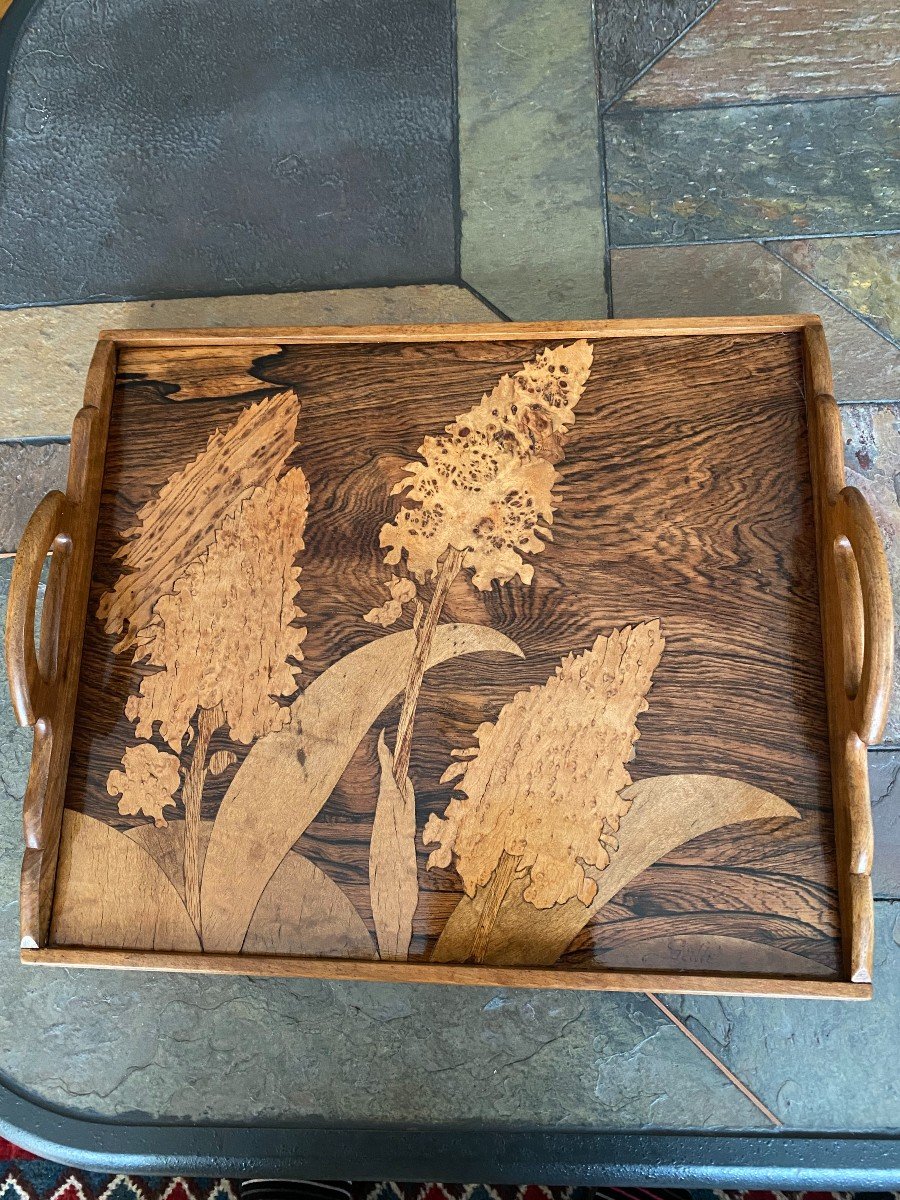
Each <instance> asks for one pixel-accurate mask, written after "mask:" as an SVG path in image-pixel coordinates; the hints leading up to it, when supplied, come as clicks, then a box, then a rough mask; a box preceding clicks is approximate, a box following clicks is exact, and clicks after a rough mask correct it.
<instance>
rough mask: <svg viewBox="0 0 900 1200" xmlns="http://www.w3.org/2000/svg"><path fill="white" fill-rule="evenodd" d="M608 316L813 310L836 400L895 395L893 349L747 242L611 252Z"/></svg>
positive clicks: (898, 358) (897, 375)
mask: <svg viewBox="0 0 900 1200" xmlns="http://www.w3.org/2000/svg"><path fill="white" fill-rule="evenodd" d="M612 293H613V315H614V316H616V317H678V316H682V317H701V316H707V317H716V316H731V315H746V316H755V315H757V314H760V313H782V312H812V313H818V315H819V316H820V317H821V318H822V321H823V323H824V325H825V333H826V335H827V338H828V346H829V349H830V352H831V362H832V368H833V370H834V386H835V394H836V395H837V398H838V400H839V401H847V400H900V350H898V349H897V348H896V347H895V346H893V345H892V344H891V343H890V342H888V341H886V340H885V339H884V338H883V337H882V336H881V335H880V334H878V333H876V332H875V331H874V330H872V329H870V328H869V327H868V326H867V325H865V324H864V323H863V322H862V321H860V320H858V319H857V318H856V317H854V316H853V315H852V314H851V313H849V312H847V311H846V309H844V308H842V307H841V306H840V305H839V304H836V303H835V302H834V301H833V300H831V299H830V298H829V297H828V296H826V295H825V294H824V292H822V291H821V290H820V289H819V288H817V287H814V286H813V285H812V284H811V283H808V282H807V281H806V280H805V279H803V278H802V277H801V276H800V275H798V274H797V272H796V271H794V270H792V269H791V268H790V267H788V266H786V265H785V263H784V262H782V261H781V259H779V258H777V257H775V256H774V255H772V254H770V253H768V252H767V250H765V249H763V247H762V246H760V245H758V244H757V243H755V242H738V243H733V244H731V245H712V246H703V245H699V246H669V247H663V246H660V247H654V248H652V249H640V248H637V247H635V248H631V249H624V250H614V251H613V252H612Z"/></svg>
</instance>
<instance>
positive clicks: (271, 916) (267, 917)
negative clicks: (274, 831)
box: [125, 821, 375, 958]
mask: <svg viewBox="0 0 900 1200" xmlns="http://www.w3.org/2000/svg"><path fill="white" fill-rule="evenodd" d="M212 826H213V823H212V821H204V822H203V823H202V825H201V827H200V838H199V847H200V857H199V867H200V871H201V873H202V870H203V863H204V861H205V859H206V851H207V848H208V846H209V840H210V837H211V836H212ZM184 834H185V822H183V821H173V822H172V823H171V824H169V825H164V826H161V827H157V826H154V825H136V826H134V828H132V829H128V830H125V836H126V837H127V838H130V839H132V840H133V841H134V842H136V843H137V844H138V845H139V846H140V847H141V848H142V849H143V850H145V851H146V852H147V853H148V854H149V855H150V856H151V857H152V858H153V859H154V861H155V862H156V864H157V865H158V866H159V868H160V869H161V870H162V872H163V873H164V874H165V876H166V878H167V879H168V880H169V882H170V883H171V884H172V886H173V887H174V888H175V890H176V892H177V893H178V895H179V896H180V897H181V899H182V901H186V893H185V873H184V861H185V854H184ZM243 952H244V953H247V954H292V955H297V956H316V955H331V956H333V957H337V958H374V957H375V946H374V945H373V943H372V939H371V938H370V937H369V933H368V930H367V929H366V926H365V923H364V922H363V921H362V919H361V918H360V916H359V914H358V913H357V911H356V909H355V908H354V907H353V905H352V904H351V903H350V901H349V900H348V898H347V897H346V896H345V895H344V893H343V892H342V891H341V889H340V888H339V887H338V886H337V885H336V884H335V883H334V881H333V880H331V879H329V877H328V876H327V875H326V874H324V872H322V871H320V870H319V868H318V867H317V866H315V865H314V864H313V863H311V862H310V861H309V859H308V858H304V857H303V856H302V855H300V854H288V855H287V856H286V857H285V858H284V859H283V861H282V862H281V864H280V866H279V867H278V869H277V870H276V871H275V874H274V875H273V876H272V878H271V879H270V880H269V882H268V884H267V886H266V888H265V890H264V891H263V894H262V896H260V898H259V903H258V904H257V906H256V908H255V910H254V912H253V917H252V920H251V921H250V926H249V928H248V930H247V936H246V937H245V939H244V945H243Z"/></svg>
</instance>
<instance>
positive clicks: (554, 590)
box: [7, 316, 893, 998]
mask: <svg viewBox="0 0 900 1200" xmlns="http://www.w3.org/2000/svg"><path fill="white" fill-rule="evenodd" d="M831 390H832V385H831V374H830V369H829V364H828V354H827V349H826V345H825V339H824V336H823V333H822V328H821V325H820V323H819V321H818V319H817V318H815V317H805V316H801V317H796V316H789V317H761V318H751V319H737V318H736V319H725V320H719V319H716V320H700V321H669V322H659V321H608V322H598V323H593V324H590V323H588V324H555V325H553V324H550V325H547V324H543V325H493V324H492V325H469V326H427V327H414V328H393V327H391V328H359V329H353V328H340V329H293V330H290V329H287V330H259V329H254V330H194V331H167V332H157V331H153V332H150V331H136V332H131V331H128V332H125V331H114V332H111V333H104V334H102V335H101V338H100V342H99V344H98V347H97V351H96V353H95V356H94V359H93V363H92V366H91V369H90V374H89V377H88V383H87V394H86V399H85V406H84V408H83V409H82V410H81V412H80V413H79V414H78V416H77V418H76V421H75V426H74V430H73V438H72V463H71V470H70V474H69V482H68V488H67V492H66V494H65V495H62V494H61V493H59V492H52V493H50V495H48V496H47V497H45V499H44V500H43V501H42V502H41V504H40V505H39V506H38V508H37V510H36V512H35V513H34V515H33V517H32V519H31V522H30V524H29V526H28V529H27V531H26V533H25V536H24V538H23V540H22V544H21V548H20V550H19V553H18V555H17V558H16V563H15V569H14V572H13V579H12V587H11V593H10V602H9V619H8V628H7V656H8V665H9V677H10V681H11V687H12V694H13V700H14V703H15V706H16V712H17V715H18V717H19V720H20V721H22V722H23V723H27V724H32V725H34V727H35V743H34V752H33V759H32V768H31V775H30V778H29V783H28V790H27V794H26V796H25V805H24V822H25V847H26V848H25V857H24V866H23V873H22V889H21V933H22V943H21V944H22V957H23V959H24V960H25V961H26V962H32V963H49V964H67V965H72V964H78V965H83V966H115V967H123V966H124V967H142V968H151V969H152V968H156V969H165V970H197V971H225V972H235V973H240V974H261V975H317V976H327V977H330V978H344V979H346V978H356V979H380V980H407V981H410V980H414V981H431V982H443V983H446V982H453V983H476V984H491V985H498V984H510V985H527V986H551V987H582V988H585V987H586V988H605V989H618V990H632V989H647V990H653V991H675V992H677V991H682V992H693V991H712V992H742V993H753V994H783V995H798V996H828V997H844V998H865V997H867V996H868V995H869V993H870V980H871V972H872V937H873V910H872V891H871V885H870V881H869V872H870V867H871V859H872V826H871V817H870V811H869V797H868V782H867V775H866V756H865V750H866V745H867V744H869V743H871V742H873V741H875V740H876V739H877V738H878V737H879V736H880V732H881V729H882V725H883V722H884V718H885V710H886V702H887V697H888V693H889V684H890V669H891V661H892V639H893V623H892V616H891V604H890V591H889V586H888V577H887V569H886V565H885V560H884V554H883V550H882V547H881V544H880V541H879V537H878V533H877V530H876V527H875V524H874V521H873V519H872V516H871V513H870V511H869V509H868V507H867V506H866V503H865V501H864V499H863V497H862V496H861V495H860V493H859V492H858V491H856V490H855V489H853V488H846V487H845V486H844V474H843V466H842V439H841V427H840V417H839V413H838V409H837V406H836V404H835V402H834V399H833V398H832V395H831ZM51 550H52V561H51V566H50V574H49V580H48V585H47V591H46V597H45V600H44V606H43V615H42V628H41V637H40V645H39V647H38V648H37V649H36V648H35V645H34V639H33V634H32V631H33V629H34V610H35V598H36V593H37V588H38V581H39V577H40V573H41V569H42V565H43V563H44V561H45V556H46V554H47V552H48V551H51ZM823 633H824V637H823ZM826 697H827V702H826ZM638 739H639V740H638Z"/></svg>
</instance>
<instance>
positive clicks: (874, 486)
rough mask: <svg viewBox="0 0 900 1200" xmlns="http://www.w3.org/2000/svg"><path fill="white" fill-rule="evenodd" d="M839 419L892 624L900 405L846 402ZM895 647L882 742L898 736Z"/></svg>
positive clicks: (898, 531) (898, 590)
mask: <svg viewBox="0 0 900 1200" xmlns="http://www.w3.org/2000/svg"><path fill="white" fill-rule="evenodd" d="M841 419H842V422H843V426H844V441H845V460H846V466H847V482H848V483H849V484H853V485H854V486H855V487H858V488H859V490H860V491H861V492H862V493H863V495H864V496H865V497H866V499H867V500H868V501H869V504H870V505H871V506H872V511H873V512H874V514H875V520H876V521H877V522H878V528H879V529H880V530H881V536H882V538H883V539H884V546H885V550H886V552H887V559H888V568H889V570H890V574H891V583H892V586H893V589H894V617H895V625H896V619H897V616H898V614H900V405H897V404H850V405H844V407H843V408H842V409H841ZM894 651H895V654H894V686H893V690H892V692H891V705H890V713H889V715H888V722H887V728H886V729H885V733H884V741H885V742H886V743H893V742H900V637H898V638H897V639H896V644H895V647H894Z"/></svg>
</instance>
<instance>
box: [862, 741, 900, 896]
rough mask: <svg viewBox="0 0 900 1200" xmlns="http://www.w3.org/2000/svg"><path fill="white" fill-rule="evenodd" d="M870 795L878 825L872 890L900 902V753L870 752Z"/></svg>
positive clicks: (876, 827)
mask: <svg viewBox="0 0 900 1200" xmlns="http://www.w3.org/2000/svg"><path fill="white" fill-rule="evenodd" d="M869 792H870V795H871V797H872V819H873V821H874V823H875V860H874V865H873V867H872V890H873V892H874V893H875V895H876V896H878V897H880V898H887V899H890V900H900V752H898V751H896V750H870V751H869Z"/></svg>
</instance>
